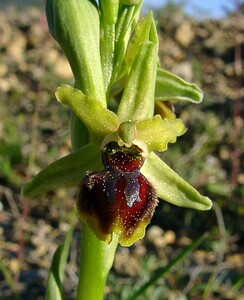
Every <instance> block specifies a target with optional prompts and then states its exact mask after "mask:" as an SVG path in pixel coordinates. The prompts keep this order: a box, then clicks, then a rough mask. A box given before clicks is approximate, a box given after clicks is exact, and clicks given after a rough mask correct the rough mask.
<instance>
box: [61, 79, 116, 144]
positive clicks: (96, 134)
mask: <svg viewBox="0 0 244 300" xmlns="http://www.w3.org/2000/svg"><path fill="white" fill-rule="evenodd" d="M55 95H56V98H57V100H58V101H59V102H61V103H62V104H66V105H69V106H70V107H71V108H72V110H73V111H74V113H75V114H76V115H77V116H78V117H79V118H80V119H81V121H82V122H83V123H84V124H85V125H86V127H87V128H88V130H89V132H90V135H91V139H92V141H93V142H94V143H95V144H98V145H99V144H101V142H102V140H103V139H104V137H105V136H106V135H108V134H111V133H112V132H114V131H116V130H117V129H118V127H119V119H118V117H117V116H116V114H115V113H113V112H112V111H110V110H108V109H107V108H106V107H104V106H103V105H102V104H101V103H100V102H99V101H96V100H95V99H94V98H93V97H90V96H86V95H84V94H83V93H82V92H81V91H80V90H78V89H76V88H73V87H71V86H69V85H66V84H63V85H62V86H61V87H59V88H58V89H57V91H56V93H55Z"/></svg>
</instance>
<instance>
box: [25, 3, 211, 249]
mask: <svg viewBox="0 0 244 300" xmlns="http://www.w3.org/2000/svg"><path fill="white" fill-rule="evenodd" d="M142 2H143V1H141V0H137V1H136V0H134V1H132V0H100V1H99V3H97V2H95V1H92V0H90V1H89V0H66V1H62V0H47V19H48V23H49V29H50V32H51V34H52V36H53V37H54V39H55V40H56V41H57V42H58V43H59V45H60V46H61V48H62V50H63V51H64V53H65V55H66V57H67V59H68V61H69V63H70V66H71V69H72V71H73V74H74V79H75V85H74V87H72V86H69V85H66V84H63V85H62V86H61V87H59V88H58V89H57V91H56V94H55V95H56V98H57V100H58V101H59V102H60V103H61V104H63V105H68V106H70V108H71V109H72V111H73V118H72V124H71V129H72V132H71V138H72V145H73V149H72V150H73V151H72V152H71V153H70V154H68V155H67V156H65V157H63V158H61V159H59V160H57V161H55V162H53V163H52V164H51V165H49V166H47V167H46V168H45V169H44V170H42V171H41V172H40V173H39V174H37V175H36V176H35V177H34V178H33V179H32V180H31V181H30V182H29V183H27V184H26V185H25V186H24V188H23V194H24V196H26V197H35V196H37V195H38V194H40V193H45V192H47V191H49V190H53V189H55V188H59V187H69V186H79V192H78V196H77V202H76V207H77V212H78V215H79V216H80V218H81V220H82V221H83V222H84V223H85V224H86V225H87V227H88V230H89V231H90V232H92V234H94V235H95V236H96V238H98V240H101V241H102V242H106V243H107V244H110V243H112V242H113V241H115V240H116V241H117V240H118V242H119V243H120V244H121V245H123V246H129V245H131V244H133V243H134V242H135V241H136V240H138V239H141V238H143V236H144V234H145V228H146V226H147V225H148V223H149V222H150V220H151V218H152V215H153V212H154V209H155V207H156V205H157V203H158V199H159V201H161V200H165V201H167V202H169V203H172V204H174V205H177V206H181V207H188V208H194V209H198V210H208V209H210V208H211V200H210V199H209V198H208V197H205V196H202V195H201V194H199V192H198V191H196V190H195V189H194V188H193V187H192V186H191V185H190V184H188V183H187V182H186V181H185V180H184V179H182V178H181V177H180V176H179V175H178V174H176V173H175V172H174V171H173V170H172V169H171V168H170V167H169V166H167V164H166V163H165V162H164V161H163V160H161V159H160V158H159V156H158V155H157V152H163V151H166V150H167V149H168V144H169V143H175V142H176V139H177V137H179V136H181V135H183V134H184V133H185V131H186V128H185V126H184V124H183V122H182V121H181V120H180V119H178V118H176V116H175V114H174V112H173V109H172V107H171V105H170V102H171V103H173V102H175V101H190V102H193V103H200V102H201V101H202V99H203V93H202V91H201V90H200V89H199V88H198V87H197V86H196V85H195V84H192V83H188V82H185V81H184V80H183V79H181V78H179V77H178V76H176V75H174V74H172V73H170V72H168V71H166V70H164V69H162V68H161V67H159V65H158V36H157V31H156V26H155V22H154V18H153V14H152V13H149V15H148V16H146V17H144V18H142V19H140V20H139V14H140V9H141V6H142ZM168 151H170V150H168Z"/></svg>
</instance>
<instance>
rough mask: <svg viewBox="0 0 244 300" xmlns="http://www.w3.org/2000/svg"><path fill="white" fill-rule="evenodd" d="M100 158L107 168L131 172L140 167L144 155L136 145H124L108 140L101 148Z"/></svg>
mask: <svg viewBox="0 0 244 300" xmlns="http://www.w3.org/2000/svg"><path fill="white" fill-rule="evenodd" d="M102 160H103V163H104V165H105V166H106V168H107V169H112V170H118V171H123V172H133V171H135V170H138V169H140V168H141V167H142V165H143V163H144V161H145V157H144V155H143V150H142V149H141V148H139V147H138V146H137V145H131V146H130V147H126V146H125V145H124V146H119V145H118V143H117V142H110V143H108V144H107V145H105V146H104V148H103V151H102Z"/></svg>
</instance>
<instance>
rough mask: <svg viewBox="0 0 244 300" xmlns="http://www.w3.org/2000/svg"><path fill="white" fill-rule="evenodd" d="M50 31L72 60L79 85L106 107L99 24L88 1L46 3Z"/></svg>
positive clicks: (71, 64)
mask: <svg viewBox="0 0 244 300" xmlns="http://www.w3.org/2000/svg"><path fill="white" fill-rule="evenodd" d="M46 11H47V20H48V25H49V30H50V32H51V34H52V35H53V37H54V38H55V39H56V40H57V42H58V43H59V45H60V46H61V48H62V50H63V51H64V53H65V55H66V57H67V58H68V60H69V63H70V66H71V69H72V71H73V74H74V77H75V81H76V84H77V86H78V87H79V88H80V89H81V90H82V92H83V93H85V94H86V95H89V96H94V97H95V98H96V99H98V101H101V103H103V104H104V105H105V104H106V97H105V92H104V83H103V74H102V67H101V61H100V44H99V36H100V22H99V13H98V10H97V8H96V6H95V5H94V4H93V3H92V2H91V1H89V0H69V1H63V0H47V2H46Z"/></svg>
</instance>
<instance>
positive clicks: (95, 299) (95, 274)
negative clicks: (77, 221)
mask: <svg viewBox="0 0 244 300" xmlns="http://www.w3.org/2000/svg"><path fill="white" fill-rule="evenodd" d="M117 245H118V239H117V237H115V238H114V239H113V241H112V243H111V244H110V245H107V244H106V243H105V242H102V241H100V240H98V239H97V238H96V237H95V235H93V234H92V233H91V231H90V230H89V229H88V227H87V226H86V225H85V224H84V223H83V225H82V237H81V256H80V275H79V283H78V290H77V300H87V299H89V300H100V299H101V300H102V299H103V294H104V287H105V284H106V279H107V275H108V272H109V270H110V268H111V266H112V264H113V260H114V254H115V250H116V247H117Z"/></svg>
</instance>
